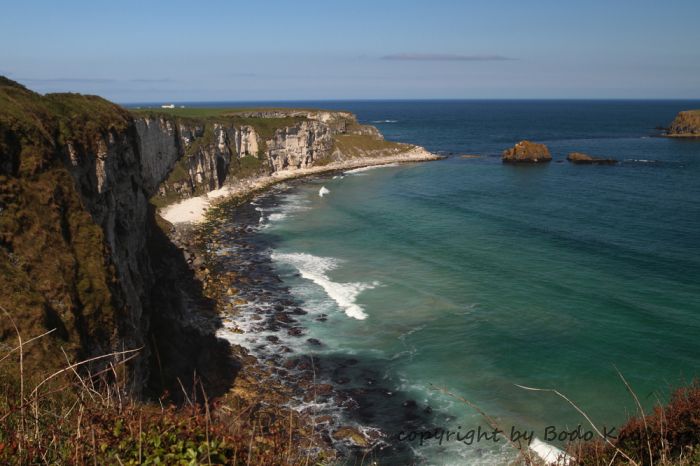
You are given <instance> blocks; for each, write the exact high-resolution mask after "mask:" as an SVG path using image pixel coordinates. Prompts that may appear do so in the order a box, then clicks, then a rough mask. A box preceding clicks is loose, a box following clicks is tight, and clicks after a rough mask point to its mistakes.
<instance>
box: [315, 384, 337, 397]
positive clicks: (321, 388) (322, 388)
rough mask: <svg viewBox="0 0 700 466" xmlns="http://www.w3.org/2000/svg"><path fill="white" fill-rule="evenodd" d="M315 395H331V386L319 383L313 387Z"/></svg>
mask: <svg viewBox="0 0 700 466" xmlns="http://www.w3.org/2000/svg"><path fill="white" fill-rule="evenodd" d="M314 390H315V391H316V394H317V395H330V394H332V393H333V385H331V384H328V383H321V384H318V385H316V386H315V387H314Z"/></svg>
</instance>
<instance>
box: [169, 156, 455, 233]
mask: <svg viewBox="0 0 700 466" xmlns="http://www.w3.org/2000/svg"><path fill="white" fill-rule="evenodd" d="M441 158H442V157H440V156H438V155H435V154H433V153H431V152H428V151H427V150H425V149H424V148H422V147H419V146H416V147H415V148H414V149H411V150H410V151H408V152H405V153H402V154H396V155H388V156H383V157H366V158H356V159H350V160H344V161H339V162H332V163H329V164H328V165H323V166H318V167H311V168H299V169H292V170H282V171H279V172H275V173H273V174H272V175H269V176H262V177H259V178H252V179H247V180H242V181H240V182H237V183H235V184H230V185H226V186H223V187H222V188H220V189H216V190H214V191H209V192H208V193H207V194H204V195H202V196H197V197H191V198H188V199H185V200H183V201H180V202H178V203H176V204H172V205H169V206H167V207H165V208H163V209H161V211H160V215H161V217H163V218H164V219H165V220H167V221H168V222H170V223H173V224H178V223H199V222H201V221H203V220H204V218H205V214H206V211H207V210H208V209H209V207H211V206H212V205H213V204H215V203H217V202H221V201H223V200H225V199H227V198H229V197H233V196H244V195H246V194H248V193H251V192H254V191H259V190H262V189H265V188H267V187H270V186H272V185H274V184H276V183H280V182H282V181H287V180H291V179H294V178H302V177H305V176H310V175H317V174H320V173H326V172H333V171H338V170H352V169H357V168H363V167H375V166H381V165H388V166H393V165H395V164H399V163H413V162H424V161H429V160H439V159H441Z"/></svg>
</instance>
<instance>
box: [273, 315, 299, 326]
mask: <svg viewBox="0 0 700 466" xmlns="http://www.w3.org/2000/svg"><path fill="white" fill-rule="evenodd" d="M275 320H277V321H278V322H283V323H286V324H291V323H293V322H296V319H294V318H292V317H290V316H289V314H284V313H279V314H275Z"/></svg>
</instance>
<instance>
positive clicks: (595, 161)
mask: <svg viewBox="0 0 700 466" xmlns="http://www.w3.org/2000/svg"><path fill="white" fill-rule="evenodd" d="M566 160H568V161H569V162H571V163H574V164H576V165H615V164H616V163H617V160H615V159H604V158H601V157H592V156H590V155H588V154H583V153H581V152H572V153H570V154H569V155H567V156H566Z"/></svg>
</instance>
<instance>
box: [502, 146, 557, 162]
mask: <svg viewBox="0 0 700 466" xmlns="http://www.w3.org/2000/svg"><path fill="white" fill-rule="evenodd" d="M501 161H502V162H503V163H542V162H551V161H552V156H551V154H550V153H549V149H548V148H547V146H545V145H544V144H538V143H536V142H531V141H520V142H519V143H517V144H516V145H515V146H513V147H511V148H510V149H506V150H504V151H503V155H502V156H501Z"/></svg>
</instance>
